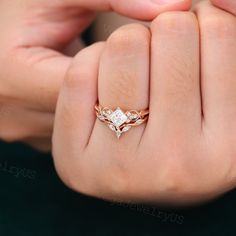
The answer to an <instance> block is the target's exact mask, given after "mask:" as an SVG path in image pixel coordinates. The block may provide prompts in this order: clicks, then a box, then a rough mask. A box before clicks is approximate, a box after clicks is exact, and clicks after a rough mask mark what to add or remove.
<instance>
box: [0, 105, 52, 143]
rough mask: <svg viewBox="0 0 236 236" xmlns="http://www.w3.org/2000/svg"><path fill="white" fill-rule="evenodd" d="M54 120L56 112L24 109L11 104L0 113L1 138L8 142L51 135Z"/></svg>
mask: <svg viewBox="0 0 236 236" xmlns="http://www.w3.org/2000/svg"><path fill="white" fill-rule="evenodd" d="M16 117H17V119H16ZM53 122H54V114H51V113H41V112H35V111H30V110H27V109H26V110H24V109H23V108H21V107H18V106H17V105H15V106H9V107H6V108H5V109H3V110H2V112H1V114H0V138H1V139H3V140H5V141H8V142H14V141H19V140H24V139H26V138H34V137H37V138H45V137H48V136H51V134H52V128H53Z"/></svg>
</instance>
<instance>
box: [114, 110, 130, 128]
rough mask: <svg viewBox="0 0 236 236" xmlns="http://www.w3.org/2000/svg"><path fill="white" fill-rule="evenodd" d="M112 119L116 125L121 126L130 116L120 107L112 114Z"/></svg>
mask: <svg viewBox="0 0 236 236" xmlns="http://www.w3.org/2000/svg"><path fill="white" fill-rule="evenodd" d="M110 120H111V121H112V123H113V124H114V125H115V126H116V127H119V126H121V125H123V124H124V123H125V122H126V121H127V120H128V117H127V116H126V115H125V113H124V112H123V111H122V110H121V109H120V108H119V107H118V108H117V109H116V110H115V111H114V112H113V113H112V114H111V115H110Z"/></svg>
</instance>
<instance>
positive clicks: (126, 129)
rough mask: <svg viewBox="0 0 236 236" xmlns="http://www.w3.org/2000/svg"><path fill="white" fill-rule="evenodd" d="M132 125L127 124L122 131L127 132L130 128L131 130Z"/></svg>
mask: <svg viewBox="0 0 236 236" xmlns="http://www.w3.org/2000/svg"><path fill="white" fill-rule="evenodd" d="M130 128H131V126H125V127H124V128H123V129H122V132H127V131H128V130H130Z"/></svg>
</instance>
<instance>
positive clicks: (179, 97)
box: [53, 1, 236, 205]
mask: <svg viewBox="0 0 236 236" xmlns="http://www.w3.org/2000/svg"><path fill="white" fill-rule="evenodd" d="M215 2H216V1H215ZM195 12H196V15H197V17H196V16H195V15H194V14H193V13H183V12H182V13H181V12H173V13H163V14H161V15H160V16H158V17H157V18H156V19H155V20H154V22H153V23H152V26H151V34H150V32H149V30H148V29H146V28H145V27H143V26H140V25H129V26H125V27H122V28H120V29H119V30H117V31H116V32H115V33H113V34H112V35H111V37H110V38H109V39H108V41H107V42H106V43H100V44H96V45H94V46H92V47H89V48H87V49H84V50H83V51H82V52H81V53H79V54H78V55H77V57H76V59H75V60H74V62H73V63H72V65H71V67H70V69H69V70H68V72H67V76H66V79H65V82H64V85H63V87H62V90H61V93H60V98H59V101H58V107H57V113H56V121H55V128H54V135H53V144H54V147H53V153H54V160H55V165H56V168H57V171H58V173H59V175H60V177H61V178H62V180H63V181H64V182H65V183H66V184H67V185H68V186H69V187H71V188H73V189H75V190H76V191H79V192H82V193H85V194H88V195H91V196H95V197H99V198H105V199H109V200H116V201H145V202H152V203H153V202H155V203H169V204H181V205H182V204H188V203H193V202H200V201H206V200H209V199H212V198H214V197H216V196H218V195H220V194H222V193H224V192H225V191H228V190H230V189H232V188H234V187H235V180H236V179H235V177H236V164H235V154H236V148H235V142H236V135H235V129H236V122H235V120H236V95H235V91H236V82H235V75H236V64H235V63H236V58H235V57H236V27H235V24H236V21H235V17H234V16H233V15H231V14H229V13H226V12H224V11H222V10H220V9H218V8H217V7H214V6H212V5H211V4H210V3H209V2H207V1H204V2H202V3H200V4H199V5H198V6H197V7H196V10H195ZM198 21H199V25H200V32H201V35H200V40H201V41H200V40H199V26H198ZM151 35H152V38H151ZM137 36H138V37H137ZM200 42H201V48H200ZM150 44H151V47H150ZM150 48H151V49H150ZM149 49H150V51H149ZM199 52H201V53H200V55H201V57H200V55H199ZM85 58H86V59H85ZM149 58H150V60H149ZM82 61H83V71H81V70H79V66H78V65H80V64H81V62H82ZM149 68H151V69H150V71H149ZM200 75H201V76H200ZM149 77H150V80H149ZM97 78H98V82H97ZM97 83H98V84H97ZM149 91H150V93H149ZM97 100H99V103H100V104H101V105H102V106H107V107H111V108H116V107H118V106H119V107H121V108H123V109H124V110H130V109H137V110H139V109H146V108H147V107H148V106H149V109H150V116H149V120H148V122H147V124H146V125H142V126H139V127H136V128H132V129H131V130H130V131H128V132H127V133H125V134H124V135H123V136H122V137H121V139H120V140H119V141H118V140H117V138H116V137H115V135H114V133H113V132H111V131H110V130H109V129H108V128H107V127H106V126H105V125H104V124H103V123H101V122H100V121H98V120H96V119H95V114H94V105H95V104H96V101H97Z"/></svg>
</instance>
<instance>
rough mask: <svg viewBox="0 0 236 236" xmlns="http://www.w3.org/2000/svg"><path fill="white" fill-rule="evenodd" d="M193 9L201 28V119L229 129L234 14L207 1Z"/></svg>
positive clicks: (235, 58)
mask: <svg viewBox="0 0 236 236" xmlns="http://www.w3.org/2000/svg"><path fill="white" fill-rule="evenodd" d="M196 12H197V16H198V19H199V24H200V28H201V42H202V46H201V48H202V49H201V55H202V94H203V112H204V118H205V122H206V123H207V124H208V125H211V124H212V125H213V126H214V127H215V126H216V127H218V128H220V127H221V128H223V129H224V128H226V127H227V129H229V130H232V127H231V126H232V124H235V117H236V95H235V91H236V80H235V75H236V18H235V17H234V16H232V15H231V14H229V13H227V12H225V11H223V10H221V9H218V8H216V7H214V6H212V5H211V4H210V3H202V4H200V5H198V7H197V8H196Z"/></svg>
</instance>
